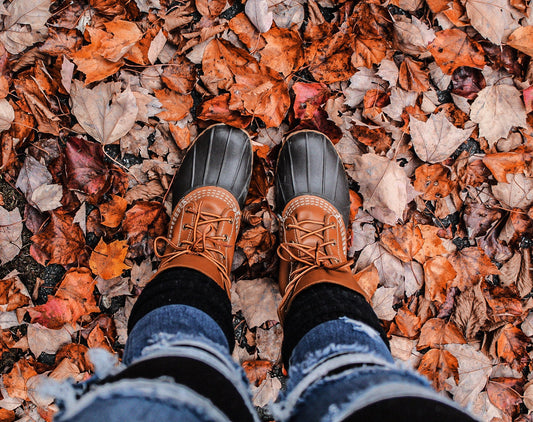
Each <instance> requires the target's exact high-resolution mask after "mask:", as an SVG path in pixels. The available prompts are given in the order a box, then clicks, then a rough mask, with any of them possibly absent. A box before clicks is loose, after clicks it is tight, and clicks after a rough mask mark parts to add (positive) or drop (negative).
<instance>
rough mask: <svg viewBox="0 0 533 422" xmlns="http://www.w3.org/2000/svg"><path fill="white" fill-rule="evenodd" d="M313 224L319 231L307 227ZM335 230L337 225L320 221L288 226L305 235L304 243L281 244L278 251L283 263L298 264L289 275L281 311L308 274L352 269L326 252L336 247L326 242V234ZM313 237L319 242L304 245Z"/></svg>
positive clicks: (331, 242) (346, 262)
mask: <svg viewBox="0 0 533 422" xmlns="http://www.w3.org/2000/svg"><path fill="white" fill-rule="evenodd" d="M311 224H312V225H313V226H316V225H319V226H321V227H319V228H317V229H310V228H307V227H306V226H307V225H311ZM335 228H336V225H335V224H334V223H331V224H326V223H324V221H319V220H301V221H298V222H297V223H295V224H288V225H287V226H286V229H295V230H298V231H300V232H302V233H303V234H302V235H301V237H300V239H301V241H302V243H295V242H285V243H282V244H280V245H279V247H278V250H277V254H278V256H279V258H280V259H281V260H282V261H285V262H288V263H291V262H292V263H297V265H295V269H294V270H292V271H291V273H290V275H289V284H288V285H287V287H286V288H285V294H284V296H283V299H282V301H281V304H280V308H281V309H283V308H284V307H285V305H286V304H287V303H288V302H289V300H290V298H291V297H292V295H293V292H294V290H295V289H296V286H297V285H298V282H299V281H300V280H301V279H302V277H303V276H304V275H306V274H307V273H309V272H311V271H313V270H315V269H318V268H327V269H328V270H344V269H349V268H350V264H351V262H350V261H347V260H344V261H341V260H339V258H338V257H337V256H336V255H328V254H327V252H326V246H329V245H335V241H334V240H328V241H326V240H325V232H326V230H329V229H335ZM311 236H317V237H318V238H319V241H317V242H316V244H314V245H312V244H305V243H303V242H304V241H305V239H307V238H309V237H311ZM328 261H329V262H333V264H329V265H326V263H327V262H328Z"/></svg>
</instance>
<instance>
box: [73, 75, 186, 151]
mask: <svg viewBox="0 0 533 422" xmlns="http://www.w3.org/2000/svg"><path fill="white" fill-rule="evenodd" d="M121 85H122V84H121V83H120V82H110V83H100V84H98V85H96V86H95V87H94V88H93V89H89V88H84V87H83V84H82V83H81V82H80V81H76V80H75V81H73V84H72V87H71V91H70V96H71V99H72V113H73V114H74V115H75V116H76V119H78V123H79V124H80V125H81V126H82V127H83V128H84V129H85V130H86V131H87V133H88V134H89V135H91V136H92V137H93V138H94V139H96V140H97V141H98V142H101V143H102V144H104V145H107V144H112V143H114V142H116V141H118V140H119V139H120V138H121V137H123V136H124V135H126V134H127V133H128V132H129V131H130V129H131V128H132V127H133V125H134V124H135V120H136V117H137V112H138V107H137V101H136V100H135V96H134V95H133V93H132V92H131V89H130V88H129V87H128V88H126V89H125V90H124V91H122V90H121ZM191 101H192V100H191Z"/></svg>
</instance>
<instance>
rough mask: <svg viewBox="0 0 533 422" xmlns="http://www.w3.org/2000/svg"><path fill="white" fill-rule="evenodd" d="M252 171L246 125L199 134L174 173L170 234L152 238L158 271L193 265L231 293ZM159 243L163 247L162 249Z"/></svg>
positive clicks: (193, 267) (250, 149)
mask: <svg viewBox="0 0 533 422" xmlns="http://www.w3.org/2000/svg"><path fill="white" fill-rule="evenodd" d="M251 175H252V146H251V142H250V138H249V137H248V134H247V133H246V132H245V131H244V130H240V129H235V128H233V127H230V126H227V125H222V124H220V125H214V126H211V127H209V128H208V129H206V130H205V131H204V132H203V133H202V134H200V135H199V136H198V138H197V139H196V140H195V141H194V143H193V145H192V146H191V148H190V149H189V151H188V152H187V155H186V156H185V158H184V160H183V163H182V164H181V167H180V169H179V171H178V172H177V174H176V177H175V178H174V183H173V185H172V193H173V202H174V211H173V212H172V216H171V220H170V228H169V235H168V238H165V237H158V238H157V239H156V245H155V250H156V255H157V256H158V257H160V258H161V265H160V266H159V269H158V271H157V273H156V275H157V274H159V273H161V272H162V271H164V270H166V269H168V268H173V267H184V268H191V269H194V270H196V271H199V272H201V273H202V274H205V275H206V276H208V277H209V278H211V279H212V280H214V281H215V282H216V283H217V284H218V285H219V286H220V287H221V288H222V289H223V290H224V291H225V292H226V293H227V294H228V297H229V295H230V287H231V279H230V271H231V264H232V261H233V253H234V249H235V241H236V239H237V234H238V232H239V227H240V222H241V208H242V207H243V205H244V200H245V198H246V194H247V192H248V186H249V184H250V179H251ZM162 243H166V249H165V252H164V253H163V254H160V253H159V252H158V251H157V249H158V248H157V247H158V246H161V244H162ZM154 277H155V275H154Z"/></svg>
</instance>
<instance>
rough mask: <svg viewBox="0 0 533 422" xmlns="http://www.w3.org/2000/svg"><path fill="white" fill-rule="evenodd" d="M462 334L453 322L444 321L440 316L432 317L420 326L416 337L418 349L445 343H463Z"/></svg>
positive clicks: (435, 346)
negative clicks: (417, 337)
mask: <svg viewBox="0 0 533 422" xmlns="http://www.w3.org/2000/svg"><path fill="white" fill-rule="evenodd" d="M464 343H466V341H465V339H464V337H463V335H462V334H461V332H460V331H459V329H458V328H457V326H456V325H455V324H454V323H453V322H446V321H444V320H443V319H441V318H432V319H430V320H428V321H426V323H425V324H424V325H423V326H422V330H421V331H420V338H419V339H418V345H417V346H416V348H417V349H418V350H423V349H426V348H428V347H429V348H433V349H435V348H438V347H439V346H443V345H445V344H464Z"/></svg>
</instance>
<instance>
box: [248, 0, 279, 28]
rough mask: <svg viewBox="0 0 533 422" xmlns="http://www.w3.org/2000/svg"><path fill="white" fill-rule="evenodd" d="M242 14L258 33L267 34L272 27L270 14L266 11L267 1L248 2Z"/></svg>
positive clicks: (251, 0) (254, 0)
mask: <svg viewBox="0 0 533 422" xmlns="http://www.w3.org/2000/svg"><path fill="white" fill-rule="evenodd" d="M244 13H246V16H248V19H250V22H252V23H253V24H254V26H255V27H256V28H257V30H258V31H259V32H267V31H268V30H269V29H270V27H271V26H272V19H273V16H272V12H269V11H268V3H267V0H248V1H247V2H246V5H245V6H244Z"/></svg>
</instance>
